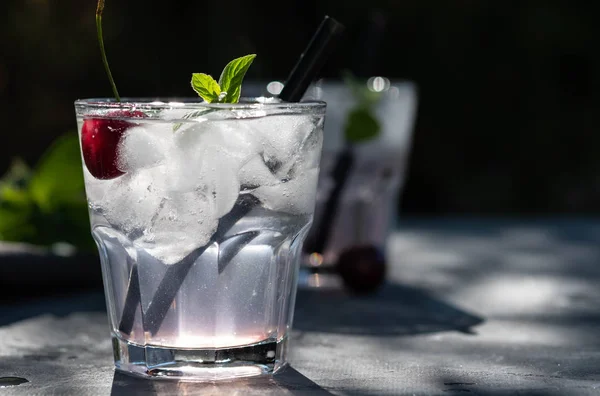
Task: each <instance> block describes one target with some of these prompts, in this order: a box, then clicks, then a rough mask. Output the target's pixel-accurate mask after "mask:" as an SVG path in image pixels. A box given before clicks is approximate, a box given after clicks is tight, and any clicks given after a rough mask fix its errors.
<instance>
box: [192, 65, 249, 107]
mask: <svg viewBox="0 0 600 396" xmlns="http://www.w3.org/2000/svg"><path fill="white" fill-rule="evenodd" d="M254 58H256V54H250V55H246V56H242V57H241V58H237V59H234V60H232V61H231V62H229V63H228V64H227V66H225V68H224V69H223V72H222V73H221V77H219V82H217V81H216V80H215V79H214V78H212V77H211V76H210V75H208V74H205V73H193V74H192V88H193V89H194V91H196V93H197V94H198V95H199V96H200V97H202V99H204V100H205V101H206V102H208V103H237V102H238V101H239V100H240V94H241V92H242V81H243V80H244V76H245V75H246V72H247V71H248V69H249V68H250V65H251V64H252V62H253V61H254Z"/></svg>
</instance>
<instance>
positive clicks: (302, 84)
mask: <svg viewBox="0 0 600 396" xmlns="http://www.w3.org/2000/svg"><path fill="white" fill-rule="evenodd" d="M344 29H345V28H344V25H342V24H341V23H339V22H338V21H336V20H335V19H333V18H330V17H328V16H325V19H323V22H321V25H320V26H319V28H318V29H317V31H316V32H315V34H314V35H313V37H312V39H311V40H310V43H308V47H306V50H304V53H303V54H302V55H300V59H299V60H298V62H297V63H296V65H295V66H294V68H293V69H292V72H291V73H290V75H289V77H288V78H287V80H286V82H285V86H284V87H283V89H282V90H281V93H280V94H279V98H280V99H281V100H284V101H286V102H299V101H300V100H301V99H302V97H303V96H304V93H305V92H306V90H307V89H308V86H309V85H310V83H311V82H313V80H314V79H315V78H316V77H317V75H318V74H319V72H320V71H321V68H322V67H323V65H324V64H325V61H326V60H327V57H328V56H329V54H330V53H331V52H332V51H333V48H334V46H335V45H336V44H337V42H338V40H339V38H340V37H341V35H342V33H343V32H344Z"/></svg>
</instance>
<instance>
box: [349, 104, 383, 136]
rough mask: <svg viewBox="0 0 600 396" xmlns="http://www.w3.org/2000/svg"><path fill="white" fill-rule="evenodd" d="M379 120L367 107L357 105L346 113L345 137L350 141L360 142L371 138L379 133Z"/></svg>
mask: <svg viewBox="0 0 600 396" xmlns="http://www.w3.org/2000/svg"><path fill="white" fill-rule="evenodd" d="M379 129H380V126H379V122H378V121H377V119H376V118H375V117H374V116H373V114H371V111H370V109H369V108H366V107H357V108H355V109H353V110H352V111H350V113H348V118H347V120H346V128H345V131H344V132H345V137H346V141H348V142H350V143H360V142H364V141H366V140H370V139H373V138H374V137H376V136H377V135H378V134H379Z"/></svg>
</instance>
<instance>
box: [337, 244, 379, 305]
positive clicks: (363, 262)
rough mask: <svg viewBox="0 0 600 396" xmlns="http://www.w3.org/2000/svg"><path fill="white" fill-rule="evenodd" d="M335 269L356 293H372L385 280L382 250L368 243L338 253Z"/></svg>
mask: <svg viewBox="0 0 600 396" xmlns="http://www.w3.org/2000/svg"><path fill="white" fill-rule="evenodd" d="M337 270H338V273H339V274H340V276H341V277H342V279H343V281H344V284H345V285H346V286H347V287H348V289H350V291H352V292H354V293H357V294H368V293H372V292H374V291H376V290H377V289H378V288H379V287H380V286H381V285H382V284H383V282H384V281H385V273H386V263H385V257H384V254H383V251H382V250H381V249H378V248H376V247H375V246H370V245H367V246H354V247H351V248H349V249H347V250H344V251H343V252H342V254H340V257H339V258H338V262H337Z"/></svg>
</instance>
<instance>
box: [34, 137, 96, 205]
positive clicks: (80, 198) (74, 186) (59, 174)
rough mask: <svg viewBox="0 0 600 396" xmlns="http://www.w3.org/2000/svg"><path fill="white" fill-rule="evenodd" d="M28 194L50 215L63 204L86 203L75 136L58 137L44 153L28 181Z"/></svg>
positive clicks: (79, 155) (77, 142) (77, 143)
mask: <svg viewBox="0 0 600 396" xmlns="http://www.w3.org/2000/svg"><path fill="white" fill-rule="evenodd" d="M29 191H30V193H31V197H32V199H33V200H34V202H35V203H36V204H37V205H38V206H39V208H40V209H41V210H42V211H44V212H51V211H52V210H55V209H56V208H58V207H60V206H61V205H64V204H68V203H72V202H84V201H85V192H84V191H85V190H84V183H83V170H82V166H81V154H80V151H79V141H78V138H77V134H76V133H71V134H66V135H63V136H61V137H60V138H58V139H57V140H56V141H55V142H54V143H53V144H52V146H51V147H50V148H49V149H48V151H46V153H45V154H44V155H43V156H42V158H41V159H40V161H39V163H38V165H37V166H36V168H35V170H34V173H33V176H32V177H31V182H30V184H29Z"/></svg>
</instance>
